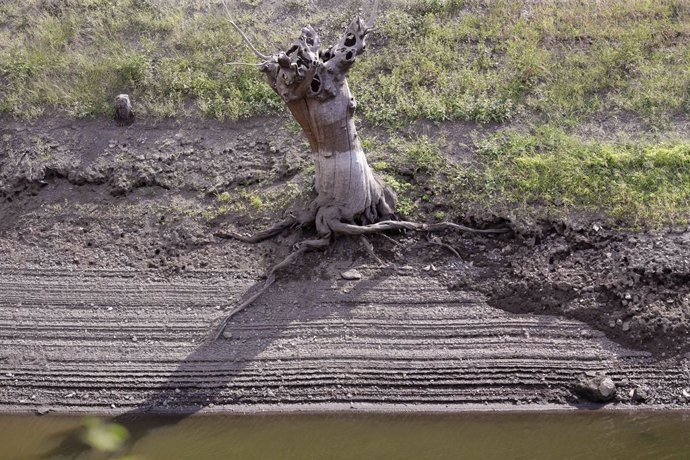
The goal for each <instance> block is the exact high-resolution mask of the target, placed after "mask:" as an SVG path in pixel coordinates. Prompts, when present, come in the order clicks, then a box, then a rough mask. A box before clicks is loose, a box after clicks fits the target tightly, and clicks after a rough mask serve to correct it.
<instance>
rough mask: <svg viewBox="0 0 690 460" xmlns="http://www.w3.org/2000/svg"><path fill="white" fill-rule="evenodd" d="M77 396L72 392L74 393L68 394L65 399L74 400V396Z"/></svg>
mask: <svg viewBox="0 0 690 460" xmlns="http://www.w3.org/2000/svg"><path fill="white" fill-rule="evenodd" d="M75 394H76V393H74V392H72V393H67V394H66V395H65V398H74V395H75Z"/></svg>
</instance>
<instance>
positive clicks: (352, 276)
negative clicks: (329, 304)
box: [340, 270, 362, 281]
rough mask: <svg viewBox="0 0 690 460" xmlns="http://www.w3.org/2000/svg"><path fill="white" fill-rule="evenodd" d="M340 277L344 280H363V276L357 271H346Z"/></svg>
mask: <svg viewBox="0 0 690 460" xmlns="http://www.w3.org/2000/svg"><path fill="white" fill-rule="evenodd" d="M340 276H341V277H342V278H343V279H344V280H351V281H354V280H361V279H362V274H361V273H360V272H358V271H357V270H346V271H344V272H342V273H341V274H340Z"/></svg>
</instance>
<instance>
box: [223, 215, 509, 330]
mask: <svg viewBox="0 0 690 460" xmlns="http://www.w3.org/2000/svg"><path fill="white" fill-rule="evenodd" d="M296 223H297V219H295V218H294V217H289V218H287V219H285V220H283V221H281V222H278V223H277V224H275V225H273V226H271V227H269V228H267V229H266V230H262V231H260V232H258V233H256V234H254V235H252V236H249V237H247V236H244V235H240V234H238V233H234V232H217V233H215V236H217V237H219V238H227V239H237V240H239V241H243V242H247V243H257V242H259V241H263V240H266V239H268V238H270V237H272V236H275V235H277V234H278V233H280V232H281V231H283V230H285V229H286V228H288V227H290V226H292V225H295V224H296ZM328 226H329V227H330V228H331V229H332V231H333V233H331V234H328V235H326V236H324V237H322V238H316V239H311V240H305V241H302V242H300V243H297V244H296V245H295V247H296V249H295V251H293V252H292V253H290V255H288V256H287V257H285V258H284V259H283V260H282V261H280V262H279V263H277V264H276V265H274V266H273V267H272V268H271V269H270V270H269V271H268V272H266V281H265V282H264V284H263V286H262V287H261V288H260V289H259V290H258V291H256V292H255V293H254V294H252V295H251V296H250V297H249V298H247V299H246V300H244V301H243V302H242V303H241V304H239V305H238V306H236V307H235V308H233V309H232V310H231V311H230V312H229V313H228V315H227V316H226V317H225V319H224V320H223V321H222V322H221V323H220V325H219V326H218V328H217V329H216V333H215V334H214V336H213V339H212V341H216V340H218V338H219V337H220V336H221V335H222V334H223V331H224V330H225V327H226V326H227V324H228V322H229V321H230V319H231V318H232V317H233V316H234V315H236V314H237V313H239V312H240V311H242V310H244V309H245V308H246V307H248V306H249V305H251V304H252V303H253V302H254V301H255V300H256V299H258V298H259V297H260V296H261V295H262V294H263V293H264V292H266V291H267V290H268V288H269V287H271V285H272V284H273V283H274V282H275V279H276V272H277V271H278V270H282V269H283V268H285V267H287V266H289V265H290V264H292V263H293V262H295V261H296V260H297V259H298V258H299V257H301V256H302V255H303V254H304V253H305V252H307V251H309V250H312V249H323V248H326V247H328V246H329V245H330V244H331V241H332V238H331V237H332V235H333V234H335V235H350V236H359V237H360V241H361V242H362V244H363V245H364V247H365V249H366V250H367V252H368V253H369V255H370V256H371V257H372V258H373V259H375V260H376V261H377V262H378V263H379V264H383V263H384V262H383V261H382V260H381V259H380V258H379V257H378V256H377V255H376V253H375V252H374V247H373V245H372V244H371V242H370V241H369V240H368V239H367V238H366V236H365V235H371V234H381V235H382V236H384V237H386V238H388V239H390V240H391V241H393V242H394V243H395V244H399V243H398V242H397V241H395V240H393V239H392V238H390V237H388V236H387V235H384V234H383V232H385V231H388V230H414V231H418V232H438V231H443V230H456V231H462V232H469V233H479V234H501V233H507V232H509V231H510V229H509V228H498V229H475V228H470V227H466V226H464V225H459V224H454V223H452V222H439V223H435V224H425V223H420V222H409V221H393V220H388V221H382V222H378V223H376V224H370V225H354V224H346V223H344V222H340V221H333V222H328ZM429 243H430V244H436V245H439V246H443V247H445V248H447V249H448V250H450V251H451V252H453V254H455V255H456V256H457V257H460V254H459V253H458V251H457V250H455V248H453V247H452V246H450V245H448V244H445V243H443V242H439V241H435V240H429Z"/></svg>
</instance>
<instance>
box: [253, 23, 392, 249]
mask: <svg viewBox="0 0 690 460" xmlns="http://www.w3.org/2000/svg"><path fill="white" fill-rule="evenodd" d="M370 30H371V28H370V26H369V25H366V24H364V22H363V21H362V19H361V18H357V19H355V20H354V21H353V22H352V23H351V24H350V26H349V27H348V28H347V31H346V32H345V35H343V37H342V38H341V39H340V40H339V42H338V43H337V44H336V45H333V46H331V47H330V48H328V49H326V50H322V49H321V47H320V45H321V44H320V40H319V37H318V34H317V33H316V31H315V30H314V29H313V28H312V27H311V26H307V27H305V28H304V29H302V34H301V35H300V37H299V39H298V40H297V41H296V42H295V43H294V44H293V45H292V46H291V47H290V48H289V49H288V50H287V52H284V53H282V52H281V53H280V54H278V55H276V56H273V57H272V58H271V59H270V60H268V61H266V62H264V63H263V64H262V66H261V70H262V71H263V72H264V73H265V74H266V77H267V79H268V82H269V83H270V85H271V87H272V88H273V90H274V91H275V92H276V93H278V95H279V96H280V97H281V98H282V99H283V100H284V101H285V103H286V105H287V106H288V108H289V109H290V112H291V113H292V115H293V116H294V118H295V120H297V122H298V123H299V124H300V126H301V127H302V130H303V131H304V133H305V135H306V136H307V139H308V140H309V144H310V146H311V151H312V156H313V159H314V162H315V165H316V178H315V181H316V183H315V186H316V191H317V193H318V196H317V198H316V200H314V202H313V203H312V205H311V206H310V209H309V210H308V213H307V214H306V216H303V217H302V218H301V220H302V221H314V222H315V223H316V229H317V232H318V233H319V235H321V236H324V237H325V236H328V235H331V234H337V233H343V231H342V229H341V228H340V226H339V225H338V224H339V223H347V224H357V225H367V224H372V223H376V222H379V221H381V220H390V219H391V218H392V217H393V214H394V210H395V194H394V192H393V191H392V190H391V188H390V187H389V186H388V185H386V184H385V183H384V182H383V181H382V180H381V179H380V178H379V177H378V176H377V175H376V174H375V173H374V172H373V171H372V170H371V168H370V167H369V164H368V163H367V159H366V157H365V156H364V151H363V150H362V144H361V142H360V140H359V137H358V136H357V130H356V129H355V124H354V121H353V119H352V116H353V114H354V111H355V108H356V106H357V103H356V102H355V98H354V97H353V96H352V93H351V92H350V88H349V87H348V84H347V79H346V75H347V72H348V71H349V70H350V68H351V67H352V65H353V64H354V63H355V60H356V58H357V56H359V55H360V54H362V53H363V52H364V49H365V47H366V42H365V40H366V36H367V34H368V33H369V31H370Z"/></svg>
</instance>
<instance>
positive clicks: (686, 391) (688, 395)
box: [682, 388, 690, 400]
mask: <svg viewBox="0 0 690 460" xmlns="http://www.w3.org/2000/svg"><path fill="white" fill-rule="evenodd" d="M682 394H683V397H684V398H685V399H687V400H690V389H688V388H684V389H683V391H682Z"/></svg>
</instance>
